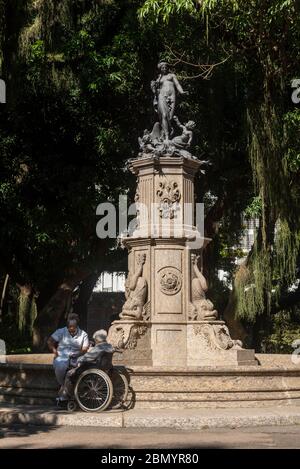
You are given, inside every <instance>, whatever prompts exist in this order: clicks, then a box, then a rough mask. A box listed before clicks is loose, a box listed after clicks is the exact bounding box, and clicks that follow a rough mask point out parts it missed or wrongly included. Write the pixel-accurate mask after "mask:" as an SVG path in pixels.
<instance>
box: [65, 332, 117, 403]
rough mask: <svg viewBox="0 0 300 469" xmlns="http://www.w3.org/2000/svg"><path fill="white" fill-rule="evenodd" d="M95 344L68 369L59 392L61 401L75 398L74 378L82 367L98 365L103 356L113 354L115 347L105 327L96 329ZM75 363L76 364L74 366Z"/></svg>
mask: <svg viewBox="0 0 300 469" xmlns="http://www.w3.org/2000/svg"><path fill="white" fill-rule="evenodd" d="M93 339H94V342H95V345H94V346H93V347H90V348H89V350H88V351H87V352H86V353H85V354H84V355H81V356H80V357H79V358H78V359H77V364H73V366H72V365H71V362H70V366H71V368H70V369H69V370H68V371H67V373H66V376H65V381H64V384H63V386H62V387H61V389H60V392H59V400H60V401H68V400H69V399H71V398H73V394H74V380H75V377H76V376H78V373H79V372H80V371H81V368H83V367H85V366H87V365H89V364H93V365H97V364H99V363H101V358H102V357H103V356H104V355H106V354H113V352H114V348H113V346H112V345H111V344H109V343H108V342H107V332H106V331H105V330H104V329H100V330H99V331H96V332H95V333H94V335H93ZM74 365H75V366H74Z"/></svg>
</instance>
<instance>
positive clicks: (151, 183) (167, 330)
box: [108, 154, 256, 367]
mask: <svg viewBox="0 0 300 469" xmlns="http://www.w3.org/2000/svg"><path fill="white" fill-rule="evenodd" d="M200 166H201V162H200V161H199V160H197V159H194V158H185V157H182V156H179V157H174V156H172V157H171V156H164V157H157V156H154V155H152V154H148V155H145V156H143V157H140V158H137V159H135V160H131V161H130V162H129V167H130V169H131V171H132V172H133V173H134V174H135V175H136V176H137V191H136V197H135V200H136V205H137V210H138V217H137V226H136V228H135V230H134V231H133V232H132V233H131V235H130V236H128V237H126V238H124V239H123V243H124V245H125V246H126V248H127V249H128V252H129V258H128V270H129V275H128V279H127V283H126V297H127V299H126V302H125V304H124V307H123V310H122V313H121V314H120V320H119V321H115V322H114V323H113V324H112V326H111V328H110V330H109V337H108V340H109V341H110V342H111V343H112V344H113V345H115V346H118V347H119V348H122V349H123V350H124V353H123V356H122V357H121V358H118V359H117V360H118V361H120V360H122V362H123V363H124V364H125V365H128V366H130V365H137V364H143V365H150V366H153V367H189V366H202V365H222V364H226V363H227V364H228V363H230V364H232V365H235V364H236V365H238V364H246V363H247V364H256V361H255V357H254V353H253V351H250V350H243V349H242V348H241V344H240V343H239V342H237V341H233V340H231V338H230V335H229V332H228V329H227V327H226V326H225V323H224V322H223V321H218V320H217V312H216V311H215V310H214V309H213V305H212V303H211V302H210V301H209V300H207V299H206V298H205V294H204V291H205V288H204V290H203V288H202V286H203V285H204V284H205V279H204V277H203V276H202V274H201V272H200V270H199V269H198V267H197V261H196V260H195V259H196V254H200V255H201V252H202V249H203V247H205V245H206V244H207V243H208V242H209V241H210V240H209V239H207V238H205V237H203V236H202V234H201V233H200V232H199V231H198V229H197V227H196V226H195V220H194V208H195V204H194V177H195V174H196V173H197V171H198V170H199V167H200ZM201 285H202V286H201Z"/></svg>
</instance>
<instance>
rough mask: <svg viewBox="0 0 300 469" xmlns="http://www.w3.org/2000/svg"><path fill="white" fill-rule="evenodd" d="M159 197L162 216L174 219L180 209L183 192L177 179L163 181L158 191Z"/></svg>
mask: <svg viewBox="0 0 300 469" xmlns="http://www.w3.org/2000/svg"><path fill="white" fill-rule="evenodd" d="M156 195H157V197H158V199H159V202H160V203H159V215H160V217H161V218H170V219H173V218H175V217H176V212H177V211H178V210H179V201H180V199H181V193H180V190H179V188H178V184H177V182H176V181H170V182H169V181H162V182H160V183H159V188H158V189H157V191H156Z"/></svg>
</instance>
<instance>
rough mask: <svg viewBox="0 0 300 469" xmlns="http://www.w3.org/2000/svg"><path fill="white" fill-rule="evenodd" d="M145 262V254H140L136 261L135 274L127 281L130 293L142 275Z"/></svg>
mask: <svg viewBox="0 0 300 469" xmlns="http://www.w3.org/2000/svg"><path fill="white" fill-rule="evenodd" d="M145 261H146V254H142V255H141V256H139V257H138V259H137V265H138V268H137V270H136V272H135V273H134V274H132V275H131V276H130V279H129V281H128V288H129V289H130V290H132V291H133V290H135V288H136V285H137V281H138V279H139V277H142V275H143V266H144V264H145Z"/></svg>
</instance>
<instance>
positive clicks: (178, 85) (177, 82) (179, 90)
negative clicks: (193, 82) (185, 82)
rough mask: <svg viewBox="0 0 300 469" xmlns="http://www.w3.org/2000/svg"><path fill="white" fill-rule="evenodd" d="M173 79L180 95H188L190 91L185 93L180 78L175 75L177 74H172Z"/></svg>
mask: <svg viewBox="0 0 300 469" xmlns="http://www.w3.org/2000/svg"><path fill="white" fill-rule="evenodd" d="M172 77H173V82H174V85H175V88H176V90H177V91H178V93H179V94H188V91H183V88H182V86H181V84H180V83H179V81H178V78H177V76H176V75H175V73H173V74H172Z"/></svg>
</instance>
